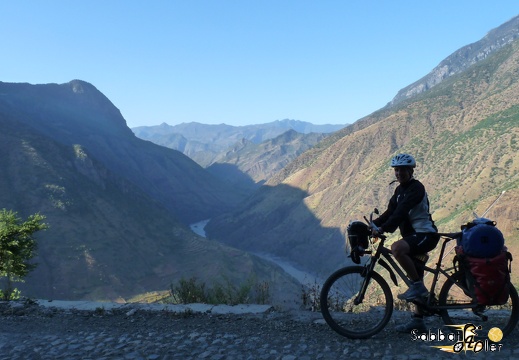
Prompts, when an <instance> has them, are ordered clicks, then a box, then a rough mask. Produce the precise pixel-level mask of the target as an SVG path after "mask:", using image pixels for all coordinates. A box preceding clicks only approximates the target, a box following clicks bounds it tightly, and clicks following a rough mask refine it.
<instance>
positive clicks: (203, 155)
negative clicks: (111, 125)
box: [132, 119, 345, 167]
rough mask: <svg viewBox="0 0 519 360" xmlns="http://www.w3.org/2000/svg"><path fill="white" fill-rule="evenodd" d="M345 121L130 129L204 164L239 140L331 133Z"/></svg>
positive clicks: (191, 124) (281, 121)
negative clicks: (332, 123)
mask: <svg viewBox="0 0 519 360" xmlns="http://www.w3.org/2000/svg"><path fill="white" fill-rule="evenodd" d="M344 126H345V125H314V124H311V123H308V122H304V121H299V120H288V119H285V120H277V121H274V122H270V123H266V124H257V125H245V126H231V125H226V124H219V125H207V124H200V123H194V122H192V123H183V124H180V125H174V126H171V125H168V124H165V123H163V124H161V125H157V126H139V127H135V128H133V129H132V131H133V132H134V133H135V134H136V135H137V137H139V138H141V139H145V140H149V141H152V142H154V143H156V144H159V145H162V146H166V147H169V148H171V149H175V150H178V151H181V152H183V153H184V154H186V155H187V156H189V157H190V158H191V159H193V160H195V161H196V162H197V163H199V164H200V165H202V166H204V167H207V166H209V165H210V164H211V163H213V162H215V158H217V157H219V156H221V154H222V153H225V152H227V151H228V149H229V148H231V147H233V146H234V145H235V144H237V143H240V142H241V141H242V140H246V141H249V142H251V143H253V144H259V143H261V142H264V141H267V140H270V139H273V138H275V137H277V136H279V135H281V134H283V133H284V132H286V131H289V130H295V131H297V132H298V133H301V134H309V133H331V132H334V131H337V130H340V129H342V128H343V127H344Z"/></svg>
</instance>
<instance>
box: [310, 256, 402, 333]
mask: <svg viewBox="0 0 519 360" xmlns="http://www.w3.org/2000/svg"><path fill="white" fill-rule="evenodd" d="M364 271H365V269H364V267H362V266H349V267H345V268H342V269H340V270H337V271H336V272H334V273H333V274H332V275H330V277H329V278H328V279H327V280H326V281H325V283H324V285H323V288H322V290H321V297H320V302H321V312H322V314H323V317H324V319H325V320H326V323H327V324H328V325H329V326H330V327H331V328H332V329H333V330H334V331H335V332H337V333H338V334H340V335H342V336H345V337H348V338H350V339H365V338H369V337H371V336H373V335H375V334H376V333H378V332H380V331H381V330H382V329H383V328H384V326H386V324H387V323H388V321H389V319H390V318H391V314H392V313H393V295H392V294H391V289H390V288H389V285H388V284H387V282H386V281H385V280H384V279H383V278H382V276H380V275H379V274H378V273H376V272H373V273H372V274H371V279H370V281H369V284H368V286H367V289H366V292H365V294H364V298H363V300H362V302H361V303H360V304H357V305H356V304H355V300H356V298H357V296H358V295H359V291H360V289H361V287H362V285H363V283H364V280H365V276H364V275H363V273H364Z"/></svg>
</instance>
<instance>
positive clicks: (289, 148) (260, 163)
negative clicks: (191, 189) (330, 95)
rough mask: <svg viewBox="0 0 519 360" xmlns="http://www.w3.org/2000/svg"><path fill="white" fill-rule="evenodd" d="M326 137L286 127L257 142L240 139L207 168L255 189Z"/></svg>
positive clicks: (223, 177) (233, 181)
mask: <svg viewBox="0 0 519 360" xmlns="http://www.w3.org/2000/svg"><path fill="white" fill-rule="evenodd" d="M325 137H326V135H324V134H316V133H310V134H301V133H298V132H296V131H295V130H289V131H287V132H285V133H283V134H281V135H279V136H277V137H275V138H274V139H270V140H266V141H264V142H262V143H259V144H255V143H253V142H251V141H248V140H246V139H243V140H242V141H240V142H239V143H237V144H235V145H234V146H233V147H231V148H230V149H228V150H227V151H226V152H224V153H222V154H220V155H219V156H218V157H216V158H215V159H214V160H213V162H212V163H211V165H209V166H208V167H207V170H208V171H209V172H210V173H212V174H214V175H215V176H217V177H219V178H221V179H225V180H226V181H228V182H230V183H232V184H233V185H235V186H239V187H245V188H250V189H256V188H257V187H259V186H260V185H261V184H263V183H264V182H265V181H266V180H268V179H270V178H271V177H272V176H273V175H274V174H275V173H277V172H278V171H280V170H281V169H282V168H283V167H285V166H286V165H287V164H288V163H289V162H291V161H292V160H293V159H295V158H296V157H297V156H298V155H300V154H302V153H303V152H305V151H306V150H308V149H309V148H311V147H312V146H314V145H316V144H317V143H318V142H319V141H321V140H322V139H324V138H325Z"/></svg>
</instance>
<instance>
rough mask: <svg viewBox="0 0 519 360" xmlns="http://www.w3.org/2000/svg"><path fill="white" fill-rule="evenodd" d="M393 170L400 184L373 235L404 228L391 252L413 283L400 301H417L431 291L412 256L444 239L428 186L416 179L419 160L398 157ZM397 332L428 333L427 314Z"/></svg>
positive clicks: (409, 157) (431, 247) (416, 317)
mask: <svg viewBox="0 0 519 360" xmlns="http://www.w3.org/2000/svg"><path fill="white" fill-rule="evenodd" d="M391 167H392V168H393V169H394V171H395V177H396V181H397V182H398V183H399V185H398V186H397V188H396V189H395V192H394V194H393V196H392V197H391V199H390V200H389V205H388V207H387V210H386V211H384V212H383V213H382V215H380V217H378V218H377V219H375V220H373V223H374V224H375V225H376V226H377V227H378V231H377V230H375V229H373V235H374V236H376V235H378V234H382V233H384V232H389V233H393V232H395V231H396V229H397V228H398V229H400V235H401V236H402V239H400V240H398V241H396V242H395V243H393V244H392V245H391V252H392V253H393V256H394V257H395V259H396V260H397V261H398V263H399V264H400V265H401V266H402V268H403V269H404V271H406V273H407V275H408V277H409V278H410V279H411V281H413V284H412V285H411V286H410V287H409V289H408V290H407V291H406V292H404V293H403V294H400V295H398V298H399V299H401V300H406V301H413V300H416V299H419V298H423V297H426V296H427V294H428V291H427V288H426V287H425V285H424V283H423V278H422V277H423V274H418V271H417V269H416V266H415V264H414V261H413V259H412V258H411V256H410V255H417V254H425V253H427V252H429V251H431V250H433V249H434V248H435V247H436V245H437V244H438V241H439V239H440V238H439V236H438V229H437V228H436V226H435V225H434V221H433V220H432V217H431V214H430V212H429V200H428V198H427V193H426V191H425V187H424V186H423V184H422V183H421V182H420V181H418V180H416V179H415V178H414V177H413V174H414V168H415V167H416V161H415V159H414V158H413V157H412V156H411V155H409V154H398V155H396V156H395V157H394V158H393V159H392V160H391ZM396 329H397V331H400V332H410V331H411V330H413V329H418V330H420V331H425V324H424V321H423V315H422V314H421V313H420V311H419V310H418V309H416V310H415V312H414V315H413V319H412V321H411V322H410V323H408V324H404V325H400V326H397V327H396Z"/></svg>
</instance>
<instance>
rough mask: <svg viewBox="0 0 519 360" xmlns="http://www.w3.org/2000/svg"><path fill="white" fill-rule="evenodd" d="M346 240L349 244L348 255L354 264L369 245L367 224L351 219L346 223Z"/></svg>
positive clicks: (369, 233) (358, 262)
mask: <svg viewBox="0 0 519 360" xmlns="http://www.w3.org/2000/svg"><path fill="white" fill-rule="evenodd" d="M347 231H348V242H349V244H350V257H351V259H352V260H353V262H354V263H355V264H360V257H361V256H362V255H364V250H366V249H367V248H368V246H369V240H368V239H369V236H370V235H371V231H369V227H368V225H366V224H365V223H363V222H362V221H352V222H351V223H350V224H349V225H348V229H347Z"/></svg>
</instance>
